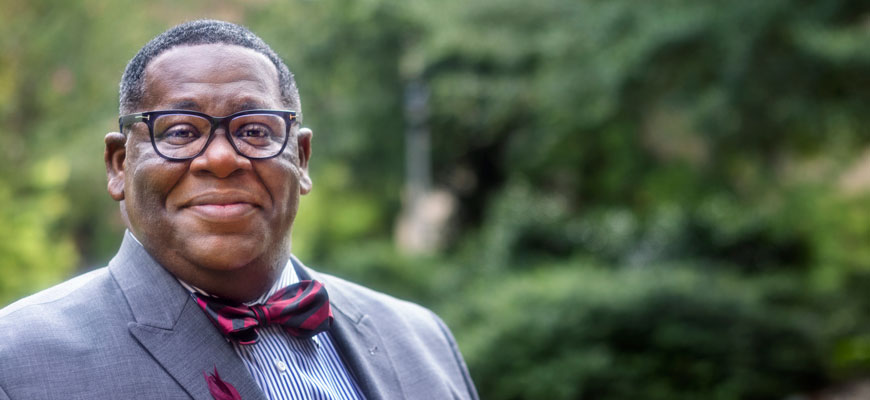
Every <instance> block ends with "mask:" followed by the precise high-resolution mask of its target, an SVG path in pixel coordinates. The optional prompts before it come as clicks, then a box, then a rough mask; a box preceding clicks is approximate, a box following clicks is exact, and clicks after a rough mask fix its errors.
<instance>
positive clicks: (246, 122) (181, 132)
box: [153, 114, 287, 158]
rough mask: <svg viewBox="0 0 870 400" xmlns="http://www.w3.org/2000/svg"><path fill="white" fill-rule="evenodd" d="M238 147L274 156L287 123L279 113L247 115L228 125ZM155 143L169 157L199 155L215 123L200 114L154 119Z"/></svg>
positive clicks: (253, 153) (244, 151)
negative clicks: (212, 124)
mask: <svg viewBox="0 0 870 400" xmlns="http://www.w3.org/2000/svg"><path fill="white" fill-rule="evenodd" d="M228 129H229V133H230V135H229V137H230V139H231V140H232V143H233V145H234V146H235V148H236V149H237V150H238V151H239V152H240V153H241V154H243V155H245V156H247V157H271V156H274V155H276V154H278V152H280V151H281V148H282V147H283V146H284V141H285V139H286V134H287V123H286V121H285V119H284V118H283V117H281V116H278V115H271V114H247V115H241V116H238V117H235V118H233V119H231V120H230V121H229V124H228ZM153 131H154V144H155V145H156V147H157V151H159V152H160V154H163V155H165V156H167V157H172V158H187V157H193V156H195V155H197V154H199V152H200V151H202V149H203V148H204V147H205V145H206V144H207V143H208V141H209V135H210V134H211V122H210V121H209V120H207V119H205V118H202V117H199V116H196V115H187V114H168V115H161V116H159V117H157V118H156V119H155V120H154V123H153Z"/></svg>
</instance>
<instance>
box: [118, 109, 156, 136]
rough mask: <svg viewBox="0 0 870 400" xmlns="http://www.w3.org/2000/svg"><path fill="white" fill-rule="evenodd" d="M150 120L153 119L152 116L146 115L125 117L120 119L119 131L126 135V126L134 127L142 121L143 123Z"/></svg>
mask: <svg viewBox="0 0 870 400" xmlns="http://www.w3.org/2000/svg"><path fill="white" fill-rule="evenodd" d="M150 118H151V115H149V114H146V113H139V114H128V115H123V116H121V117H120V118H118V129H119V130H120V132H121V133H124V127H125V126H130V125H133V124H135V123H136V122H140V121H141V122H144V121H148V120H149V119H150Z"/></svg>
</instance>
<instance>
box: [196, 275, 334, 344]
mask: <svg viewBox="0 0 870 400" xmlns="http://www.w3.org/2000/svg"><path fill="white" fill-rule="evenodd" d="M192 296H193V298H194V300H196V304H199V306H200V308H202V310H203V311H205V315H206V316H208V318H209V319H210V320H211V322H213V323H214V324H215V326H217V328H218V330H220V331H221V333H223V334H224V335H225V336H226V337H228V338H230V339H232V340H236V341H238V342H239V344H253V343H257V340H259V335H258V334H257V327H259V326H265V325H270V324H278V325H281V326H283V327H284V329H286V330H287V332H288V333H290V334H291V335H293V336H296V337H300V338H305V339H307V338H310V337H312V336H314V335H316V334H318V333H320V332H323V331H325V330H327V329H329V327H330V326H331V325H332V310H331V309H330V308H329V297H328V295H327V294H326V288H324V287H323V284H322V283H320V282H318V281H301V282H299V283H296V284H293V285H290V286H287V287H285V288H283V289H281V290H279V291H278V292H277V293H275V294H273V295H272V296H270V297H269V299H268V300H266V303H265V304H255V305H253V306H246V305H244V304H240V303H236V302H233V301H228V300H224V299H219V298H215V297H209V296H205V295H202V294H199V293H192Z"/></svg>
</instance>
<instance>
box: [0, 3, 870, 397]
mask: <svg viewBox="0 0 870 400" xmlns="http://www.w3.org/2000/svg"><path fill="white" fill-rule="evenodd" d="M195 18H219V19H224V20H229V21H232V22H237V23H242V24H244V25H246V26H248V27H249V28H251V29H252V30H253V31H254V32H256V33H257V34H259V35H260V36H262V37H263V38H264V39H265V40H266V42H268V43H269V44H271V46H272V47H273V48H274V49H275V50H276V52H277V53H278V54H279V55H281V56H282V57H283V58H284V59H285V61H286V62H287V64H288V65H289V67H290V69H291V70H292V71H294V72H295V74H296V77H297V80H298V85H299V89H300V92H301V96H302V104H303V110H302V112H303V114H304V117H303V123H304V124H305V125H306V126H309V127H311V128H312V129H313V130H314V134H315V136H314V154H313V158H312V166H311V170H312V175H313V180H314V190H313V192H312V193H311V194H310V195H309V196H307V197H305V198H304V199H303V203H302V205H301V210H300V214H299V218H298V220H297V222H296V224H295V226H294V229H293V247H294V252H295V253H296V254H297V255H299V257H300V258H301V259H302V260H303V261H304V262H306V263H307V264H309V265H311V266H313V267H315V268H317V269H320V270H323V271H327V272H331V273H334V274H336V275H339V276H343V277H346V278H349V279H351V280H354V281H358V282H360V283H363V284H366V285H368V286H371V287H374V288H377V289H379V290H382V291H385V292H387V293H390V294H393V295H395V296H397V297H400V298H405V299H410V300H413V301H416V302H419V303H421V304H424V305H426V306H428V307H430V308H432V309H434V310H435V311H436V312H438V313H439V314H440V315H441V316H442V317H443V318H444V319H445V320H446V321H447V323H448V324H449V325H450V326H451V328H452V329H453V332H454V334H455V335H456V337H457V339H458V341H459V344H460V346H461V348H462V351H463V353H464V355H465V357H466V360H467V361H468V364H469V367H470V370H471V373H472V375H473V377H474V379H475V381H476V384H477V386H478V389H479V391H480V393H481V397H482V398H485V399H581V398H582V399H777V398H780V399H784V398H794V399H802V398H806V399H810V398H820V399H832V398H834V396H838V395H842V396H846V397H837V398H856V399H857V398H868V397H870V391H868V387H870V383H868V382H870V380H868V379H867V377H870V294H868V288H870V128H868V122H870V3H868V2H866V1H864V0H854V1H849V0H817V1H809V0H801V1H799V0H793V1H786V0H764V1H760V0H728V1H725V0H722V1H715V0H710V1H698V0H659V1H638V0H607V1H601V0H543V1H519V0H476V1H461V0H440V1H434V0H432V1H407V0H405V1H398V0H397V1H390V0H357V1H350V0H348V1H341V0H309V1H280V2H279V1H264V0H260V1H229V0H223V1H187V2H179V1H148V2H142V1H132V0H124V1H108V0H99V1H98V0H90V1H88V0H85V1H59V0H58V1H46V0H41V1H34V0H0V154H2V157H3V161H2V162H0V305H5V304H8V303H10V302H12V301H14V300H15V299H17V298H20V297H22V296H24V295H27V294H29V293H33V292H35V291H37V290H39V289H42V288H45V287H48V286H50V285H53V284H55V283H57V282H60V281H62V280H64V279H66V278H68V277H70V276H73V275H74V274H77V273H80V272H81V271H85V270H89V269H93V268H98V267H100V266H103V265H105V264H106V262H107V261H108V259H109V258H110V257H111V256H112V255H113V254H114V252H115V250H116V249H117V246H118V245H119V243H120V240H121V236H122V232H123V229H124V227H123V223H122V222H121V220H120V217H119V215H118V206H117V203H114V202H113V201H112V200H111V199H110V198H109V196H108V194H107V193H106V190H105V186H106V178H105V173H104V171H105V167H104V164H103V142H102V140H103V136H104V135H105V133H106V132H109V131H111V130H114V129H117V128H116V127H117V125H116V124H117V108H118V104H117V102H118V101H117V92H118V81H119V79H120V76H121V73H122V72H123V68H124V66H125V65H126V63H127V61H128V60H129V59H130V58H131V57H133V55H134V54H135V53H136V51H137V50H138V49H139V48H140V47H141V46H142V45H143V44H144V43H145V42H147V41H148V40H149V39H150V38H152V37H153V36H155V35H157V34H158V33H160V32H162V31H163V30H165V29H167V28H169V27H170V26H172V25H174V24H176V23H179V22H183V21H186V20H189V19H195ZM848 396H852V397H848Z"/></svg>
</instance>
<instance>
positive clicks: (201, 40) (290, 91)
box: [119, 20, 302, 115]
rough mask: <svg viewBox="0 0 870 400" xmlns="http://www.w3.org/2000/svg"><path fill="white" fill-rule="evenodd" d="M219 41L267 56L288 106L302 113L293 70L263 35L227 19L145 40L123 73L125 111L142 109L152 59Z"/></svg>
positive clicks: (193, 24)
mask: <svg viewBox="0 0 870 400" xmlns="http://www.w3.org/2000/svg"><path fill="white" fill-rule="evenodd" d="M216 43H221V44H233V45H236V46H241V47H246V48H249V49H251V50H254V51H256V52H257V53H260V54H262V55H264V56H266V58H268V59H269V61H270V62H271V63H272V65H274V66H275V69H276V70H277V71H278V83H279V86H280V88H281V99H282V100H283V101H284V106H285V107H286V108H289V109H291V110H295V111H296V112H298V113H301V112H302V109H301V107H300V102H299V91H298V89H297V88H296V81H295V80H294V79H293V74H292V73H290V70H289V69H288V68H287V65H286V64H284V61H283V60H281V58H280V57H278V55H277V54H275V52H274V51H273V50H272V48H271V47H269V45H268V44H266V42H264V41H263V39H260V37H259V36H257V35H255V34H254V33H253V32H251V31H250V30H248V29H247V28H245V27H243V26H239V25H236V24H231V23H229V22H224V21H215V20H197V21H190V22H186V23H183V24H180V25H177V26H175V27H173V28H171V29H169V30H167V31H166V32H163V33H161V34H160V35H158V36H156V37H155V38H154V39H151V41H149V42H148V43H147V44H145V46H143V47H142V48H141V49H140V50H139V52H138V53H136V55H135V56H134V57H133V59H132V60H130V62H129V63H128V64H127V68H126V69H125V70H124V75H123V76H121V85H120V86H121V90H120V96H119V97H120V107H119V108H120V113H121V115H123V114H130V113H132V112H134V111H138V110H139V109H140V108H139V104H140V102H141V101H142V96H144V94H145V79H144V78H145V68H146V67H147V66H148V64H150V63H151V60H153V59H154V58H156V57H157V56H159V55H161V54H163V52H165V51H167V50H169V49H172V48H174V47H178V46H194V45H198V44H216Z"/></svg>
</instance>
